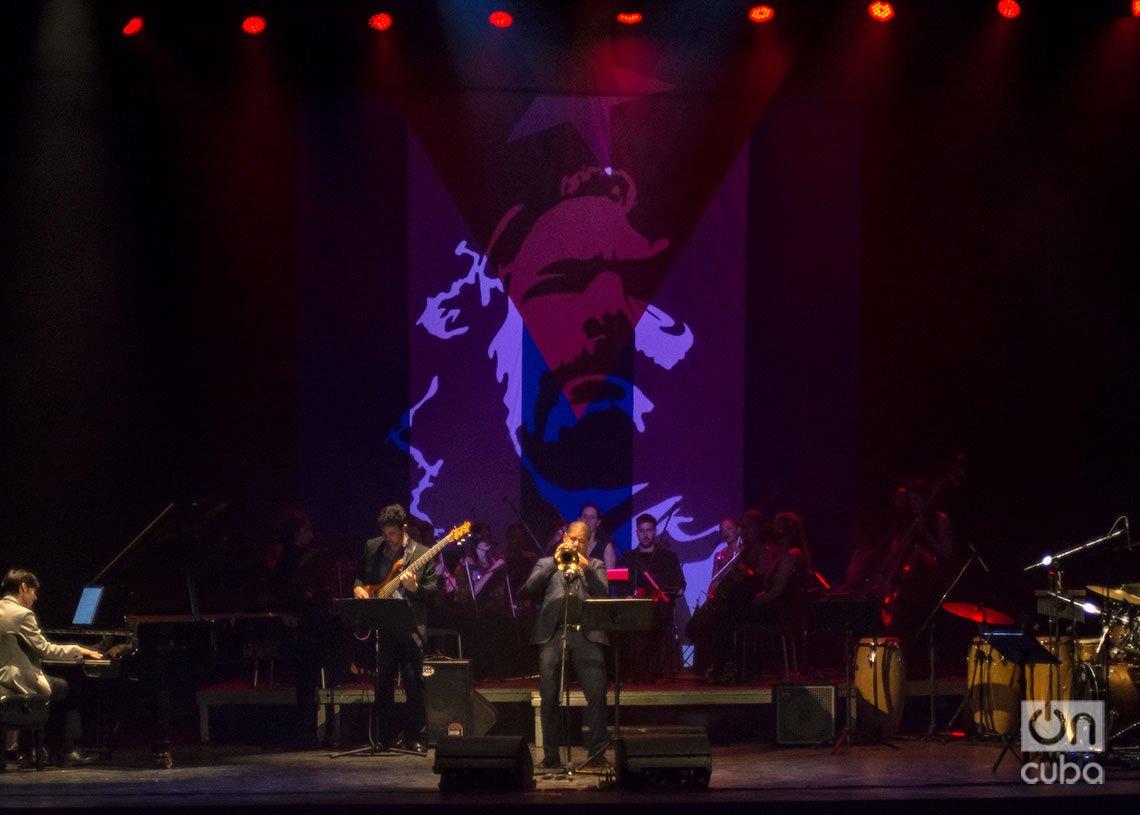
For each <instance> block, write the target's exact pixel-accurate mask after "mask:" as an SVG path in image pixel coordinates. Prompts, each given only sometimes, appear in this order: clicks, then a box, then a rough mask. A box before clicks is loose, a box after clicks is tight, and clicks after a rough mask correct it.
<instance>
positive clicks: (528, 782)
mask: <svg viewBox="0 0 1140 815" xmlns="http://www.w3.org/2000/svg"><path fill="white" fill-rule="evenodd" d="M431 769H432V772H434V773H435V774H436V775H438V776H439V790H440V792H453V791H456V790H502V791H512V790H514V791H517V790H528V789H531V788H532V787H533V786H534V778H533V776H534V763H533V762H532V760H531V757H530V747H529V745H527V743H526V739H524V738H522V737H521V736H448V737H445V738H442V739H440V740H439V743H438V744H437V745H436V746H435V763H434V764H433V765H432V768H431Z"/></svg>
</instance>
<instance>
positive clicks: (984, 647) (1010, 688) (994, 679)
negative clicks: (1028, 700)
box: [966, 637, 1021, 735]
mask: <svg viewBox="0 0 1140 815" xmlns="http://www.w3.org/2000/svg"><path fill="white" fill-rule="evenodd" d="M1020 680H1021V666H1020V665H1017V664H1015V663H1012V662H1006V659H1005V657H1003V656H1002V655H1001V654H999V653H998V652H997V651H996V650H995V649H994V648H993V647H992V646H990V644H989V643H987V642H986V641H985V640H984V639H982V638H981V637H974V640H973V642H971V643H970V650H969V653H968V654H967V657H966V704H967V705H968V706H969V708H970V710H972V711H974V723H975V724H978V725H980V726H981V727H982V728H983V729H984V730H986V732H989V733H998V734H1000V735H1005V734H1007V733H1009V732H1011V731H1012V730H1013V723H1014V722H1015V721H1016V720H1017V710H1018V705H1019V704H1020V703H1021V698H1020V697H1021V688H1020Z"/></svg>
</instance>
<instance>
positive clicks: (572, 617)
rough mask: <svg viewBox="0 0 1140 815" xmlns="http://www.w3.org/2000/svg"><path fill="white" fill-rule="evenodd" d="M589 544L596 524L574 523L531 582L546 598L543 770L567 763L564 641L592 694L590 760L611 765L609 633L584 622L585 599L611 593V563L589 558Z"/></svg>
mask: <svg viewBox="0 0 1140 815" xmlns="http://www.w3.org/2000/svg"><path fill="white" fill-rule="evenodd" d="M589 542H590V527H589V526H588V525H587V524H586V523H585V522H584V521H574V522H573V523H572V524H570V525H569V526H568V527H567V528H566V534H565V536H564V537H563V539H562V543H560V544H559V545H558V547H557V548H556V549H555V551H554V555H553V556H548V557H544V558H540V559H539V560H538V562H537V563H535V564H534V569H533V570H532V571H531V573H530V577H528V578H527V582H526V589H527V591H528V592H529V594H530V596H531V597H534V598H536V599H537V598H539V597H541V598H542V606H541V608H540V610H539V613H538V619H537V620H536V622H535V626H534V632H533V633H532V635H531V644H532V645H537V646H538V647H539V676H540V684H539V692H540V695H541V707H540V721H541V726H542V740H543V746H542V751H543V759H542V762H541V763H540V765H539V766H540V767H542V768H543V769H552V768H556V767H560V766H561V760H560V759H559V756H558V751H559V748H560V747H561V744H562V737H563V734H562V729H561V725H560V722H559V716H558V708H559V704H560V678H561V676H562V671H561V668H562V647H563V642H565V647H566V651H567V656H568V658H569V659H571V660H572V661H573V665H574V672H575V673H576V674H577V675H578V681H579V682H581V684H582V692H583V693H584V695H585V697H586V711H585V715H584V721H585V724H586V726H587V727H588V728H589V734H588V741H587V745H586V747H587V749H588V750H589V752H590V757H591V760H590V763H591V764H593V765H595V766H597V765H604V764H605V759H604V757H603V756H601V755H600V753H601V751H602V749H603V747H604V746H605V740H606V667H605V658H604V655H603V653H602V646H603V645H606V644H607V643H608V640H607V638H606V634H605V632H604V631H599V630H597V629H593V628H587V627H585V626H582V625H580V623H579V620H580V619H581V613H582V602H583V600H584V599H585V598H587V597H607V596H609V582H608V580H607V577H606V564H605V562H604V561H602V560H599V559H598V558H587V557H586V550H587V546H588V545H589Z"/></svg>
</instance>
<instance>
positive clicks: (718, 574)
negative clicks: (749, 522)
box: [705, 518, 744, 597]
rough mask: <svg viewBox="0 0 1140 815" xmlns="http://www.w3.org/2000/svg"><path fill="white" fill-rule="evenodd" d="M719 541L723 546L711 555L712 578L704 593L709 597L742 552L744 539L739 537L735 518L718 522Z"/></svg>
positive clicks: (738, 526)
mask: <svg viewBox="0 0 1140 815" xmlns="http://www.w3.org/2000/svg"><path fill="white" fill-rule="evenodd" d="M720 539H721V540H722V541H724V546H722V547H721V548H719V549H717V550H716V552H715V553H714V554H713V564H712V576H711V577H710V578H709V587H708V589H707V590H706V591H705V594H706V595H708V596H710V597H711V596H713V595H714V594H716V587H717V586H719V585H720V583H721V581H722V580H724V577H725V575H726V574H728V568H729V567H730V565H731V564H734V563H735V561H736V559H737V558H738V557H739V556H740V553H741V552H742V551H743V550H744V539H743V538H741V537H740V525H739V524H738V523H737V522H736V519H735V518H725V519H724V520H722V521H721V522H720Z"/></svg>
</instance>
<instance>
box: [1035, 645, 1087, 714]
mask: <svg viewBox="0 0 1140 815" xmlns="http://www.w3.org/2000/svg"><path fill="white" fill-rule="evenodd" d="M1037 641H1038V642H1039V643H1041V647H1042V648H1044V649H1045V650H1046V651H1048V652H1049V653H1050V654H1052V655H1053V656H1055V657H1057V659H1059V660H1061V664H1060V665H1045V664H1040V665H1026V666H1025V698H1026V699H1027V700H1028V701H1030V702H1034V701H1037V702H1044V701H1048V700H1050V699H1057V700H1061V699H1070V698H1072V687H1071V686H1072V684H1073V659H1074V656H1075V651H1074V647H1073V638H1072V637H1061V638H1060V639H1054V638H1053V637H1038V638H1037Z"/></svg>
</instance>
